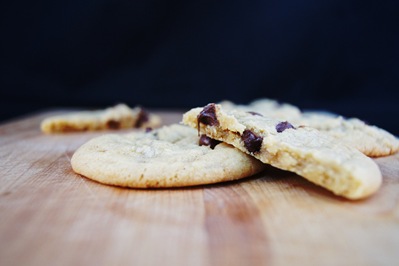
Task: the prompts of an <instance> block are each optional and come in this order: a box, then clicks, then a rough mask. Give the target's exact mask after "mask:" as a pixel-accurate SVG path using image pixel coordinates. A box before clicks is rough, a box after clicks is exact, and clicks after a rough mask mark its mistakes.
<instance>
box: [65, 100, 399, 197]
mask: <svg viewBox="0 0 399 266" xmlns="http://www.w3.org/2000/svg"><path fill="white" fill-rule="evenodd" d="M147 121H148V119H147ZM398 150H399V141H398V139H396V138H395V137H394V136H393V135H391V134H390V133H388V132H386V131H384V130H382V129H380V128H377V127H375V126H370V125H367V124H365V123H363V122H362V121H360V120H358V119H345V118H343V117H340V116H334V115H331V114H326V113H317V112H312V113H310V112H301V111H300V110H299V109H298V108H296V107H295V106H292V105H289V104H279V103H277V102H276V101H273V100H269V99H260V100H257V101H254V102H252V103H250V104H248V105H235V104H233V103H231V102H227V101H224V102H221V103H219V104H214V103H210V104H208V105H206V106H204V107H200V108H193V109H191V110H190V111H188V112H186V113H185V114H184V115H183V118H182V123H181V124H174V125H168V126H164V127H161V128H158V129H154V130H146V131H135V132H131V133H128V134H123V135H122V134H106V135H103V136H100V137H97V138H94V139H92V140H90V141H88V142H87V143H85V144H84V145H82V146H81V147H80V148H79V149H78V150H77V151H76V152H75V153H74V155H73V157H72V159H71V164H72V168H73V170H74V171H75V172H76V173H78V174H81V175H83V176H86V177H88V178H91V179H93V180H96V181H99V182H101V183H104V184H110V185H117V186H125V187H134V188H159V187H163V188H166V187H182V186H194V185H202V184H211V183H217V182H222V181H229V180H236V179H240V178H244V177H248V176H251V175H254V174H256V173H259V172H261V171H263V170H264V169H265V167H266V165H272V166H274V167H277V168H279V169H283V170H287V171H291V172H294V173H296V174H298V175H300V176H302V177H304V178H306V179H307V180H309V181H311V182H313V183H315V184H317V185H319V186H321V187H324V188H326V189H328V190H330V191H332V192H333V193H334V194H336V195H339V196H343V197H345V198H348V199H361V198H365V197H367V196H370V195H372V194H373V193H375V192H376V191H377V190H378V188H379V187H380V185H381V181H382V176H381V172H380V169H379V167H378V165H377V164H376V163H375V162H374V161H373V160H372V159H371V158H370V157H376V156H386V155H390V154H393V153H396V152H397V151H398Z"/></svg>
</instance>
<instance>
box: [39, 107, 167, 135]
mask: <svg viewBox="0 0 399 266" xmlns="http://www.w3.org/2000/svg"><path fill="white" fill-rule="evenodd" d="M160 123H161V119H160V117H159V116H157V115H154V114H152V113H148V112H147V111H145V110H144V109H143V108H141V107H135V108H130V107H129V106H127V105H125V104H118V105H116V106H113V107H109V108H107V109H103V110H95V111H80V112H71V113H67V114H63V115H58V116H53V117H48V118H46V119H45V120H43V121H42V123H41V130H42V132H44V133H48V134H51V133H65V132H73V131H95V130H106V129H126V128H146V127H157V126H159V125H160Z"/></svg>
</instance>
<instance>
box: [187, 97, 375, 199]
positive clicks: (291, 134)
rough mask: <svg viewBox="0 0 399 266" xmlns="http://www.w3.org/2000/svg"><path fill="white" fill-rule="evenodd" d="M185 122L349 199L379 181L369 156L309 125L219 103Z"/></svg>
mask: <svg viewBox="0 0 399 266" xmlns="http://www.w3.org/2000/svg"><path fill="white" fill-rule="evenodd" d="M183 123H184V124H186V125H189V126H191V127H193V128H196V129H197V130H198V131H199V132H201V133H204V134H206V135H207V136H208V137H210V138H214V139H217V140H220V141H224V142H226V143H229V144H231V145H233V146H234V147H236V148H238V149H240V150H241V151H243V152H246V153H248V154H250V155H252V156H254V157H255V158H258V159H259V160H261V161H262V162H264V163H267V164H271V165H273V166H275V167H278V168H280V169H283V170H288V171H292V172H295V173H297V174H299V175H301V176H303V177H305V178H306V179H308V180H309V181H311V182H313V183H315V184H318V185H320V186H322V187H324V188H326V189H328V190H330V191H332V192H333V193H335V194H337V195H340V196H344V197H346V198H349V199H359V198H364V197H367V196H369V195H371V194H373V193H374V192H376V191H377V189H378V188H379V187H380V184H381V179H382V177H381V172H380V170H379V168H378V166H377V164H376V163H375V162H374V161H373V160H372V159H370V158H369V157H367V156H365V155H364V154H362V153H361V152H359V151H358V150H356V149H355V148H352V147H350V146H346V145H344V144H341V143H339V142H337V141H336V140H335V139H334V138H332V137H330V136H328V135H326V134H323V133H320V132H319V131H318V130H316V129H313V128H310V127H298V128H296V127H295V126H293V125H292V124H291V123H289V122H287V121H281V120H276V119H272V118H267V117H263V116H262V115H259V114H254V113H251V112H243V111H234V110H233V111H224V110H223V108H222V107H221V106H220V105H217V104H208V105H207V106H205V107H202V108H194V109H192V110H190V111H188V112H187V113H185V114H184V115H183Z"/></svg>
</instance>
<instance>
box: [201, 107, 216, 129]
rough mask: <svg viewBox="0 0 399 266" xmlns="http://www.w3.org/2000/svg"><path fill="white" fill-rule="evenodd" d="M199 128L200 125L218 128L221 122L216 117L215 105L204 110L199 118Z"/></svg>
mask: <svg viewBox="0 0 399 266" xmlns="http://www.w3.org/2000/svg"><path fill="white" fill-rule="evenodd" d="M197 122H198V128H199V123H202V124H204V125H208V126H218V125H219V121H218V119H217V117H216V107H215V104H214V103H210V104H208V105H207V106H205V107H204V109H202V111H201V112H200V113H199V115H198V116H197Z"/></svg>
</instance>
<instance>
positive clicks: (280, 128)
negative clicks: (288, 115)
mask: <svg viewBox="0 0 399 266" xmlns="http://www.w3.org/2000/svg"><path fill="white" fill-rule="evenodd" d="M289 128H293V129H295V127H294V126H293V125H291V124H290V123H289V122H287V121H284V122H280V123H278V124H277V125H276V130H277V132H278V133H281V132H283V131H284V130H286V129H289Z"/></svg>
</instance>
